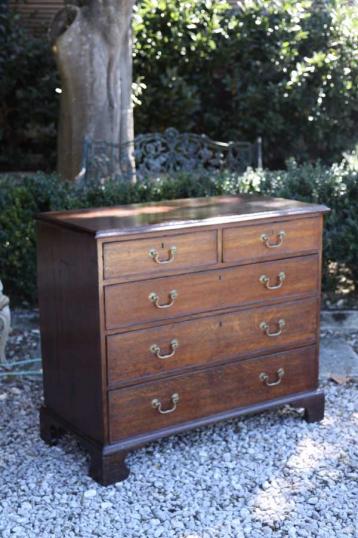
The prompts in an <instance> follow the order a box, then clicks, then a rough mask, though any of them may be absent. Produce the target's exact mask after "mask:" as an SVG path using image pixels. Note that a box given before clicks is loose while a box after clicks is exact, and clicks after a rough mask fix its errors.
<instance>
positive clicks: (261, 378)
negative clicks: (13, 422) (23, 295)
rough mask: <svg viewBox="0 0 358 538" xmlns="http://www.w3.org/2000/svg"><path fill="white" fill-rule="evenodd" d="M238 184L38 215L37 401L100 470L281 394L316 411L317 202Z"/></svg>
mask: <svg viewBox="0 0 358 538" xmlns="http://www.w3.org/2000/svg"><path fill="white" fill-rule="evenodd" d="M326 211H327V208H326V207H324V206H319V205H311V204H303V203H299V202H296V201H292V200H283V199H274V198H262V197H250V196H238V197H216V198H201V199H186V200H175V201H170V202H161V203H153V204H143V205H132V206H121V207H114V208H104V209H94V210H81V211H72V212H62V213H60V212H58V213H43V214H41V215H39V216H38V285H39V301H40V322H41V339H42V354H43V370H44V397H45V405H44V406H43V407H42V409H41V413H40V423H41V436H42V438H43V439H44V440H45V441H47V442H51V441H52V440H54V439H55V438H56V436H58V435H60V434H61V433H62V432H64V431H70V432H72V433H73V434H75V435H77V437H78V438H79V440H80V441H81V442H82V444H83V445H84V446H85V447H86V448H87V449H88V450H89V453H90V474H91V476H92V477H93V478H94V479H95V480H97V481H98V482H100V483H102V484H110V483H113V482H116V481H118V480H121V479H124V478H126V476H127V475H128V469H127V467H126V465H125V463H124V459H125V456H126V453H127V452H128V451H129V450H131V449H133V448H135V447H138V446H140V445H143V444H144V443H146V442H149V441H151V440H154V439H157V438H159V437H162V436H165V435H169V434H172V433H175V432H180V431H183V430H186V429H189V428H192V427H197V426H200V425H205V424H209V423H211V422H214V421H217V420H221V419H225V418H228V417H235V416H239V415H241V414H244V413H252V412H257V411H260V410H265V409H269V408H272V407H275V406H281V405H284V404H291V405H293V406H295V407H302V408H304V409H305V417H306V419H307V420H309V421H316V420H320V419H322V417H323V412H324V396H323V393H322V392H321V391H320V390H318V389H317V383H318V345H319V303H320V280H321V238H322V220H323V218H322V216H323V213H325V212H326Z"/></svg>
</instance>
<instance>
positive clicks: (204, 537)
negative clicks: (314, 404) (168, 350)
mask: <svg viewBox="0 0 358 538" xmlns="http://www.w3.org/2000/svg"><path fill="white" fill-rule="evenodd" d="M325 389H326V395H327V412H326V418H325V420H324V421H323V422H322V423H321V424H307V423H305V422H304V421H303V420H302V419H301V417H300V411H297V410H293V409H290V408H284V409H281V410H277V411H273V412H266V413H262V414H260V415H256V416H254V417H245V418H242V419H238V420H231V421H227V422H223V423H220V424H216V425H214V426H211V427H206V428H202V429H198V430H195V431H192V432H189V433H186V434H180V435H176V436H172V437H169V438H167V439H164V440H161V441H158V442H155V443H152V444H150V445H148V446H146V447H145V448H142V449H140V450H138V451H136V452H134V453H132V454H130V455H129V456H128V459H127V461H128V464H129V467H130V469H131V474H130V477H129V479H128V480H127V481H125V482H121V483H118V484H115V485H113V486H110V487H107V488H104V487H102V486H99V485H98V484H96V483H95V482H93V481H92V480H91V479H90V478H89V477H88V476H87V464H88V462H87V457H86V454H85V452H83V451H82V450H81V449H80V448H79V447H78V445H77V443H76V442H75V441H74V439H73V438H72V437H71V436H66V437H65V438H64V439H63V440H61V441H60V442H59V444H58V445H57V446H54V447H48V446H47V445H45V444H44V443H43V442H42V441H41V439H40V438H39V435H38V407H39V405H40V403H41V395H42V390H41V385H40V384H39V383H38V382H35V381H28V380H24V381H22V382H19V381H17V382H15V381H11V382H8V383H6V382H2V383H1V384H0V427H1V431H0V477H1V481H0V536H1V537H4V538H8V537H9V538H13V537H26V538H35V537H36V538H37V537H41V538H47V537H51V538H52V537H53V538H71V537H83V538H91V537H101V538H111V537H115V538H142V537H143V538H152V537H153V538H157V537H159V538H160V537H163V538H170V537H173V538H246V537H247V538H260V537H267V536H274V537H282V538H284V537H285V538H286V537H287V536H288V537H289V538H299V537H309V538H311V537H317V538H352V537H353V538H357V537H358V520H357V515H356V513H357V507H358V488H357V484H358V448H357V439H358V385H357V384H354V383H348V384H346V385H335V384H333V383H329V384H327V385H326V387H325Z"/></svg>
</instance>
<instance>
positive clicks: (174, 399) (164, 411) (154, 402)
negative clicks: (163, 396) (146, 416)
mask: <svg viewBox="0 0 358 538" xmlns="http://www.w3.org/2000/svg"><path fill="white" fill-rule="evenodd" d="M171 401H172V403H173V407H171V408H170V409H162V402H161V401H160V400H159V399H158V398H155V399H154V400H152V407H153V408H154V409H157V410H158V411H159V413H160V414H161V415H167V414H168V413H174V411H175V410H176V408H177V403H178V402H179V394H177V393H176V392H175V393H174V394H172V396H171Z"/></svg>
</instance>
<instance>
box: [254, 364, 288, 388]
mask: <svg viewBox="0 0 358 538" xmlns="http://www.w3.org/2000/svg"><path fill="white" fill-rule="evenodd" d="M284 375H285V370H284V369H283V368H279V369H278V370H277V381H273V382H272V383H269V379H270V376H269V375H268V374H265V372H261V374H260V375H259V377H260V381H262V382H263V383H265V385H266V386H267V387H276V385H279V384H280V383H281V381H282V378H283V376H284Z"/></svg>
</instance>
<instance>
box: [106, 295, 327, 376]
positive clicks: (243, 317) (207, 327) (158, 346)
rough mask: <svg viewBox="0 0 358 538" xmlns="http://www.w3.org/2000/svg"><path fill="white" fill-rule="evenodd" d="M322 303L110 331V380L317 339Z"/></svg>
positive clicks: (261, 308)
mask: <svg viewBox="0 0 358 538" xmlns="http://www.w3.org/2000/svg"><path fill="white" fill-rule="evenodd" d="M317 308H318V303H317V299H307V300H304V301H296V302H294V303H293V302H292V303H284V304H280V305H275V306H266V307H259V308H252V309H250V310H242V311H240V312H233V313H230V314H221V315H217V316H210V317H207V318H201V319H196V320H192V321H182V322H179V323H171V324H169V325H164V326H161V327H154V328H151V329H145V330H142V331H133V332H130V333H124V334H116V335H112V336H108V337H107V357H108V362H107V364H108V381H109V385H110V386H111V385H114V384H116V383H119V382H121V383H122V382H123V383H126V382H127V383H128V382H133V380H134V379H136V380H137V381H138V380H139V379H143V378H145V377H147V376H155V375H158V374H162V373H166V372H172V371H174V370H179V369H183V368H186V367H190V366H200V365H201V366H203V365H210V364H213V363H215V362H219V361H223V360H226V359H230V358H235V357H239V356H244V355H245V354H246V355H247V354H248V353H253V354H257V355H258V354H260V353H268V352H269V351H270V350H272V349H279V348H281V349H282V348H284V347H287V346H290V347H299V346H302V345H305V344H312V343H314V342H315V340H316V335H317Z"/></svg>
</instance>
